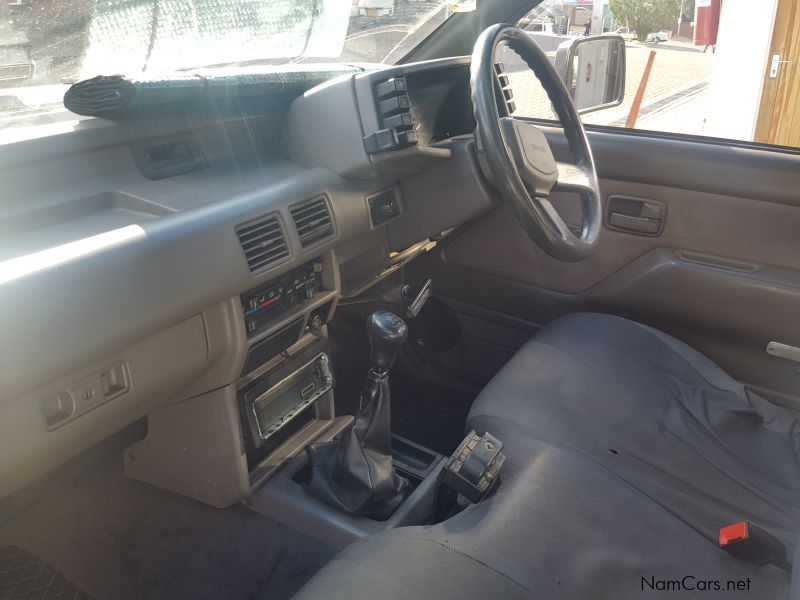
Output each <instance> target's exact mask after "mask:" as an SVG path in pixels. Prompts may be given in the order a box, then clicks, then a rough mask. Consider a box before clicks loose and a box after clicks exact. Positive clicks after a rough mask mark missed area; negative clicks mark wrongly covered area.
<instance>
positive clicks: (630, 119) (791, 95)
mask: <svg viewBox="0 0 800 600" xmlns="http://www.w3.org/2000/svg"><path fill="white" fill-rule="evenodd" d="M519 26H520V27H522V28H524V29H525V30H527V31H528V32H529V33H530V35H531V36H532V37H533V38H534V39H535V40H536V41H537V42H538V43H539V44H540V45H541V46H542V48H543V49H544V50H545V51H546V52H547V53H548V54H549V55H550V56H552V57H554V56H555V54H556V49H557V48H558V46H559V44H561V43H563V42H564V41H566V40H569V39H570V38H572V37H575V36H585V35H596V34H616V35H621V36H622V37H623V38H624V39H625V40H626V52H625V55H626V62H627V76H626V85H625V98H624V100H623V102H622V104H621V105H619V106H616V107H611V108H606V109H603V110H600V111H596V112H590V113H587V114H584V115H583V121H584V123H586V124H594V125H607V126H615V127H635V128H637V129H645V130H652V131H663V132H670V133H678V134H689V135H700V136H711V137H719V138H730V139H735V140H743V141H748V142H752V141H755V142H763V143H770V144H778V145H783V146H800V116H798V117H796V116H795V115H796V107H797V106H798V104H799V103H800V69H798V66H797V65H798V64H800V62H798V61H800V45H798V44H797V43H796V38H797V36H798V35H800V0H759V2H751V1H747V0H544V2H542V3H541V4H540V5H538V6H537V7H536V8H535V9H534V10H533V11H532V12H531V13H530V14H528V15H526V16H525V17H524V18H523V19H522V20H521V21H520V22H519ZM501 55H502V58H500V60H502V61H503V63H504V65H505V69H506V71H507V72H508V73H509V77H510V79H511V83H512V88H513V91H514V100H515V104H516V110H515V112H514V114H515V115H517V116H525V117H533V118H540V119H553V118H554V115H553V112H552V109H551V107H550V103H549V101H548V99H547V98H546V96H545V94H544V91H543V90H542V89H541V86H540V85H539V84H538V82H537V81H536V79H535V77H534V76H533V75H532V73H530V72H528V71H527V67H525V66H524V65H522V64H521V61H520V60H519V57H517V56H516V55H515V54H513V53H512V52H510V51H508V50H503V53H501ZM648 64H650V69H649V73H648V74H647V76H645V72H646V71H647V70H648V69H647V66H648ZM637 96H640V97H637Z"/></svg>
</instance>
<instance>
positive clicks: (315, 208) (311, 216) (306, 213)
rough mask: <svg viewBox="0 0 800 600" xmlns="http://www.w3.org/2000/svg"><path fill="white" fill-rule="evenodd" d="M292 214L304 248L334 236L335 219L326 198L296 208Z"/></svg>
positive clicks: (292, 210)
mask: <svg viewBox="0 0 800 600" xmlns="http://www.w3.org/2000/svg"><path fill="white" fill-rule="evenodd" d="M290 212H291V213H292V219H294V224H295V227H297V234H298V235H299V236H300V243H301V244H302V246H303V248H305V247H307V246H310V245H311V244H313V243H314V242H317V241H319V240H321V239H323V238H326V237H328V236H330V235H333V219H332V218H331V211H330V209H329V208H328V202H327V201H326V200H325V198H324V197H322V198H317V199H315V200H312V201H311V202H305V203H303V204H300V205H298V206H294V207H292V209H291V211H290Z"/></svg>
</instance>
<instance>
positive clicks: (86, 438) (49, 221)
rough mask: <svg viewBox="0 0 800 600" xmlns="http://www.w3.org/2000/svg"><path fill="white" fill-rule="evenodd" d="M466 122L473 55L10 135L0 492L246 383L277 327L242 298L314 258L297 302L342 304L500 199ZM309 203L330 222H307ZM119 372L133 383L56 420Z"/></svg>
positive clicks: (3, 150)
mask: <svg viewBox="0 0 800 600" xmlns="http://www.w3.org/2000/svg"><path fill="white" fill-rule="evenodd" d="M399 82H402V83H399ZM390 87H392V88H394V91H391V90H389V88H390ZM399 98H405V100H398V99H399ZM387 100H388V101H389V102H387ZM392 102H395V104H398V108H397V109H395V110H393V109H386V108H385V107H386V105H389V104H391V103H392ZM212 112H213V111H212ZM471 119H472V117H471V108H470V104H469V85H468V59H466V58H464V59H449V60H445V61H431V62H428V63H419V64H415V65H407V66H402V67H391V68H387V69H382V70H375V71H370V72H363V73H355V74H348V75H344V76H341V77H337V78H336V79H334V80H332V81H330V82H327V83H324V84H322V85H320V86H317V87H315V88H313V89H310V90H305V91H304V92H303V93H302V95H299V97H297V98H296V99H295V100H293V101H292V102H291V104H288V105H287V106H286V107H285V110H283V109H280V108H279V107H277V108H275V109H274V110H271V111H267V112H265V113H264V114H226V115H224V116H218V118H214V117H213V115H209V114H205V115H204V116H203V118H201V119H198V118H189V119H187V118H177V117H176V116H175V115H174V114H172V113H170V114H165V115H161V116H159V115H157V114H149V115H146V116H142V115H140V116H138V117H135V118H130V119H126V120H120V121H117V120H115V121H109V120H104V119H89V120H84V121H81V122H79V123H78V124H77V125H76V126H75V127H74V129H72V130H69V131H61V132H58V133H52V134H49V135H46V136H41V137H36V138H32V139H28V140H22V141H17V142H15V143H10V144H5V145H0V171H2V174H0V177H1V178H2V181H3V190H2V201H1V202H0V231H2V233H3V235H2V240H0V310H2V315H3V316H2V319H0V339H2V345H1V346H0V364H2V370H0V440H2V441H1V442H0V445H2V446H3V448H2V450H3V452H2V454H3V456H4V458H3V459H2V460H0V481H2V482H3V483H2V486H0V497H2V496H4V495H7V494H8V493H10V492H11V491H13V489H15V488H16V487H18V486H19V485H21V484H23V483H25V482H27V481H29V480H31V479H32V478H33V477H35V476H38V475H40V474H42V473H44V472H45V471H46V470H48V469H51V468H53V467H55V466H56V465H57V464H58V463H59V462H60V461H63V460H66V459H67V458H69V457H70V456H73V455H75V454H76V453H77V452H79V451H80V450H82V449H83V448H85V447H87V446H88V445H90V444H91V443H95V442H97V441H99V440H101V439H103V437H104V436H107V435H109V434H110V433H113V431H114V430H115V429H117V428H119V427H121V426H123V425H124V424H126V423H128V422H130V421H132V420H134V419H136V418H139V417H141V416H144V415H146V414H147V413H148V411H150V410H152V409H153V408H154V407H156V406H159V405H162V404H164V403H169V402H175V401H178V400H180V399H182V398H186V397H189V396H191V395H194V394H201V393H204V392H206V391H208V390H211V389H215V388H219V387H221V386H224V385H228V384H230V383H232V382H235V381H236V380H237V379H238V378H240V377H242V374H243V371H242V369H243V365H244V362H245V358H246V355H247V352H248V350H249V349H250V347H252V346H253V345H254V344H255V343H257V342H258V341H259V340H261V339H263V338H264V336H266V335H267V334H268V333H269V331H266V330H265V331H264V332H259V333H258V335H255V336H248V335H247V332H245V321H244V318H243V314H242V307H241V303H240V301H239V297H240V295H241V294H244V293H245V292H247V291H248V290H251V289H254V288H257V287H259V286H263V285H264V284H265V283H267V282H269V281H271V280H272V279H274V278H277V277H280V276H282V275H284V274H286V273H288V272H290V271H292V270H293V269H297V268H298V267H301V266H302V265H307V264H309V263H310V262H312V261H314V262H316V263H318V264H320V265H322V267H321V269H322V274H323V282H324V286H323V291H324V293H323V294H322V295H321V296H319V297H317V298H314V299H311V300H309V301H308V302H303V303H302V305H301V306H298V307H297V308H296V310H295V311H294V313H296V314H298V315H303V316H306V317H307V316H308V314H309V313H310V311H312V310H314V309H315V308H316V307H318V306H320V305H321V304H322V303H323V302H327V303H329V304H328V305H329V306H331V310H330V312H332V311H333V310H334V309H335V303H336V301H337V300H338V299H339V298H341V297H342V296H346V295H352V294H354V293H357V292H358V291H360V290H363V289H365V287H368V286H369V285H370V283H371V282H374V281H377V280H378V279H379V278H380V277H381V275H382V273H385V272H387V271H389V270H391V269H394V268H397V267H398V265H399V264H401V262H402V260H405V259H407V258H413V256H415V252H416V250H415V249H423V248H427V247H429V246H428V245H426V244H427V243H428V241H429V239H430V238H435V237H437V236H439V235H441V234H442V233H443V232H446V231H448V230H450V229H452V228H454V227H456V226H458V225H460V224H462V223H464V222H466V221H468V220H470V219H472V218H474V217H476V216H477V215H479V214H481V213H483V212H485V211H487V210H488V209H490V208H491V206H492V205H493V203H494V202H495V198H494V196H493V194H492V193H491V192H490V191H489V189H488V188H487V187H486V185H485V183H484V182H483V180H482V178H481V177H480V175H479V169H478V167H477V164H476V162H475V160H474V157H473V151H472V138H471V133H472V129H473V122H472V120H471ZM392 128H395V129H394V130H393V129H392ZM387 130H388V131H389V133H388V134H387ZM398 133H399V134H400V135H398ZM386 135H388V136H389V139H390V140H392V141H393V142H394V143H392V144H388V145H384V146H381V147H377V146H375V145H374V144H372V142H373V141H374V140H375V139H376V137H381V136H384V137H385V136H386ZM371 144H372V145H371ZM184 156H186V157H187V164H188V163H189V162H191V165H189V166H187V168H185V169H184V168H181V164H180V161H181V159H182V157H184ZM143 157H146V158H147V159H148V160H153V161H155V162H156V163H159V161H160V162H163V163H164V165H166V167H168V169H167V171H168V172H166V173H164V172H162V173H159V172H158V170H157V169H156V171H153V170H152V169H150V170H148V169H147V168H143V163H142V161H143ZM176 165H177V166H178V168H176ZM150 166H151V167H152V166H153V165H150ZM162 166H163V165H162ZM155 167H159V164H156V165H155ZM320 202H321V203H320ZM315 203H316V204H315ZM312 209H313V210H317V209H322V210H323V211H324V212H325V211H327V216H326V217H325V219H327V221H325V224H326V229H325V230H324V232H321V233H320V231H310V232H307V231H306V230H305V229H303V228H304V227H306V226H308V225H309V223H311V225H312V226H313V227H316V226H317V225H316V224H317V219H316V217H314V218H313V219H310V220H309V219H306V220H305V221H302V218H303V217H302V215H304V214H306V215H307V214H311V213H309V210H312ZM382 211H383V212H382ZM386 211H388V212H386ZM315 214H316V213H315ZM298 215H300V216H298ZM381 215H382V216H381ZM298 219H300V220H298ZM325 219H323V220H325ZM264 231H269V232H271V233H270V235H273V234H274V235H276V236H277V238H279V239H278V241H277V243H278V246H279V247H273V246H268V244H273V243H275V239H272V238H270V239H269V240H267V241H266V242H265V241H264V239H263V238H262V237H258V236H260V235H261V234H262V233H264ZM254 236H256V237H258V239H257V241H256V242H253V241H252V240H253V239H254ZM281 244H282V245H281ZM276 248H277V249H276ZM398 257H400V258H399V259H398ZM328 305H326V306H328ZM293 316H295V315H294V314H292V313H289V314H287V315H286V316H285V317H283V318H281V319H279V320H276V321H275V323H274V327H276V328H277V327H281V326H283V325H284V324H285V323H286V322H288V321H289V320H291V319H292V318H293ZM148 357H149V358H148ZM154 358H157V359H158V360H154ZM118 363H122V364H125V365H126V367H125V368H126V369H127V370H126V371H125V372H124V373H123V375H124V377H123V379H125V381H124V383H125V384H126V385H127V389H124V390H123V392H124V394H121V395H119V397H116V396H114V397H113V399H111V401H108V402H99V403H97V405H94V404H92V402H93V401H92V400H87V401H88V402H89V405H87V408H86V410H82V411H79V414H78V413H75V414H74V415H73V414H71V415H70V416H69V418H68V419H65V420H64V422H63V423H57V425H58V426H57V427H56V426H53V422H52V421H51V422H48V418H50V419H52V418H57V417H58V414H59V412H58V411H59V410H62V409H61V408H59V407H60V406H61V403H62V400H63V398H65V397H66V396H69V395H70V394H73V392H75V390H78V392H79V393H80V394H87V395H88V396H91V395H92V392H91V390H89V391H88V392H87V391H86V388H92V386H94V385H95V384H97V386H103V389H106V387H107V386H106V383H104V382H105V379H103V377H108V376H109V373H111V371H109V369H112V368H113V367H114V365H116V364H118ZM112 374H113V373H112ZM76 386H77V387H76ZM102 393H104V392H103V391H102V390H100V391H98V394H102ZM70 401H72V400H70ZM90 409H91V410H90ZM48 411H49V412H48ZM54 415H55V416H54ZM76 415H77V416H79V417H80V418H75V416H76ZM7 450H8V451H7ZM12 450H13V451H12Z"/></svg>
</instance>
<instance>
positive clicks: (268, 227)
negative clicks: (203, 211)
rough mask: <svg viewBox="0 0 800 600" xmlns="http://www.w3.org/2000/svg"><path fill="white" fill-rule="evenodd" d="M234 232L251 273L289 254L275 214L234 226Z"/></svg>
mask: <svg viewBox="0 0 800 600" xmlns="http://www.w3.org/2000/svg"><path fill="white" fill-rule="evenodd" d="M236 234H237V235H238V236H239V241H240V242H241V244H242V250H244V255H245V257H246V258H247V265H248V266H249V267H250V270H251V271H252V272H253V273H255V272H256V271H261V270H263V269H265V268H267V267H269V266H270V265H274V264H276V263H278V262H280V261H282V260H283V259H285V258H286V257H288V256H289V248H288V246H287V245H286V237H285V236H284V234H283V228H282V227H281V223H280V221H279V220H278V217H276V216H269V217H262V218H261V219H258V220H256V221H251V222H250V223H245V224H244V225H240V226H239V227H237V228H236Z"/></svg>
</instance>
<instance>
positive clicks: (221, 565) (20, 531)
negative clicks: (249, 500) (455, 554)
mask: <svg viewBox="0 0 800 600" xmlns="http://www.w3.org/2000/svg"><path fill="white" fill-rule="evenodd" d="M3 546H6V547H8V546H14V547H17V548H22V549H24V550H25V551H27V552H28V553H31V554H33V555H35V556H36V557H38V558H39V559H41V560H42V561H45V562H46V563H48V564H49V565H51V566H52V567H53V568H54V569H56V570H57V571H59V572H60V573H61V574H62V575H63V576H64V577H65V578H66V579H67V580H68V581H69V582H70V583H72V584H73V585H74V586H75V587H76V588H78V589H79V590H81V591H82V592H84V593H85V594H87V595H88V596H90V597H92V598H94V599H95V600H105V599H112V598H113V599H115V600H129V599H130V600H134V599H137V600H147V599H162V598H163V599H170V600H175V599H181V598H187V599H191V600H203V599H206V598H208V599H209V600H210V599H214V600H220V599H222V598H226V599H228V598H230V599H242V600H244V599H259V600H262V599H264V600H266V599H270V600H273V599H274V600H279V599H282V598H290V597H291V596H292V595H293V594H294V593H295V592H296V591H297V590H298V589H299V588H300V587H301V586H302V585H303V583H305V582H306V581H307V580H308V579H309V578H310V577H311V576H312V575H313V574H314V573H315V572H316V571H317V570H319V569H320V568H321V567H322V566H323V565H324V564H325V563H326V562H327V561H328V560H330V559H331V558H332V557H333V554H334V550H333V549H332V548H330V547H328V546H326V545H324V544H321V543H319V542H317V541H316V540H313V539H311V538H308V537H306V536H303V535H301V534H299V533H297V532H295V531H293V530H291V529H289V528H288V527H285V526H284V525H281V524H280V523H277V522H275V521H271V520H268V519H265V518H264V517H262V516H260V515H258V514H256V513H254V512H252V511H250V510H249V509H247V508H245V507H244V506H240V505H237V506H234V507H232V508H229V509H224V510H220V509H215V508H211V507H209V506H206V505H204V504H201V503H198V502H195V501H193V500H190V499H187V498H183V497H181V496H178V495H175V494H171V493H169V492H165V491H162V490H159V489H156V488H154V487H151V486H148V485H146V484H143V483H139V482H136V481H133V480H130V479H126V478H125V477H123V475H122V472H121V459H117V458H114V459H109V460H106V461H104V462H102V463H100V464H99V465H97V466H95V467H93V468H92V469H90V470H89V471H88V472H86V473H84V474H83V475H81V476H80V477H79V478H77V479H76V480H75V481H73V482H72V483H71V484H70V485H69V486H67V487H65V488H63V489H61V490H59V491H57V492H53V493H51V494H50V495H49V496H48V497H47V498H45V499H44V500H43V501H41V502H39V503H38V504H36V505H34V506H32V507H30V508H29V509H28V510H26V511H25V512H23V513H22V514H20V515H18V516H16V517H15V518H14V519H13V520H11V521H9V522H8V523H6V524H4V525H3V526H2V527H0V547H3Z"/></svg>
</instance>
